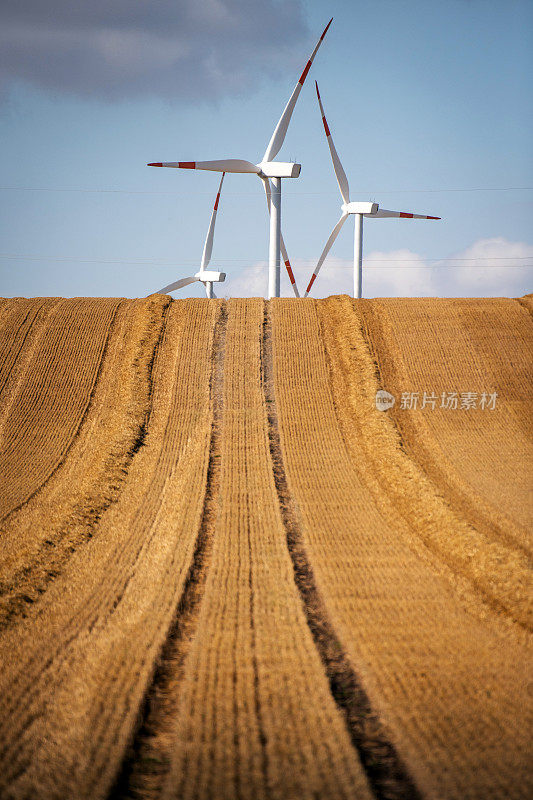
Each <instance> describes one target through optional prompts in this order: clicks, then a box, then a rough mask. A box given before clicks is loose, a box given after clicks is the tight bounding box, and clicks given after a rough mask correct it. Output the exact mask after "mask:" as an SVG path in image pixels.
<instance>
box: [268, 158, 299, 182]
mask: <svg viewBox="0 0 533 800" xmlns="http://www.w3.org/2000/svg"><path fill="white" fill-rule="evenodd" d="M257 167H258V168H259V169H260V170H261V173H262V174H263V175H265V176H266V177H267V178H298V177H299V176H300V172H301V170H302V165H301V164H293V163H292V162H290V161H262V162H261V163H260V164H257Z"/></svg>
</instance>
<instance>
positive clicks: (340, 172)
mask: <svg viewBox="0 0 533 800" xmlns="http://www.w3.org/2000/svg"><path fill="white" fill-rule="evenodd" d="M315 86H316V96H317V97H318V105H319V106H320V113H321V114H322V123H323V125H324V130H325V132H326V139H327V142H328V145H329V152H330V153H331V160H332V161H333V169H334V170H335V175H336V176H337V183H338V184H339V189H340V190H341V195H342V199H343V200H344V202H345V203H349V202H350V187H349V185H348V178H347V177H346V173H345V171H344V169H343V166H342V164H341V160H340V158H339V156H338V154H337V151H336V150H335V145H334V144H333V137H332V135H331V131H330V129H329V126H328V122H327V119H326V115H325V114H324V106H323V105H322V100H321V99H320V92H319V91H318V83H317V82H316V81H315Z"/></svg>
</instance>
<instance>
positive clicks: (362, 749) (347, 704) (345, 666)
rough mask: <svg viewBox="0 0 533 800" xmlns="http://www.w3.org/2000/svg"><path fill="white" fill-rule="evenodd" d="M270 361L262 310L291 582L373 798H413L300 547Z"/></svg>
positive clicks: (271, 430) (268, 399) (269, 333)
mask: <svg viewBox="0 0 533 800" xmlns="http://www.w3.org/2000/svg"><path fill="white" fill-rule="evenodd" d="M273 359H274V354H273V346H272V321H271V316H270V314H269V312H268V310H267V309H265V322H264V336H263V359H262V361H263V367H264V382H263V390H264V392H265V399H266V404H267V409H268V423H269V444H270V454H271V458H272V466H273V472H274V481H275V484H276V490H277V493H278V498H279V505H280V509H281V514H282V518H283V523H284V526H285V530H286V535H287V545H288V549H289V553H290V556H291V559H292V563H293V567H294V578H295V582H296V585H297V587H298V590H299V592H300V595H301V598H302V602H303V606H304V610H305V615H306V619H307V623H308V625H309V628H310V630H311V633H312V635H313V640H314V642H315V645H316V647H317V650H318V652H319V655H320V658H321V661H322V663H323V665H324V669H325V672H326V675H327V677H328V680H329V684H330V688H331V693H332V695H333V698H334V700H335V703H336V704H337V706H338V707H339V708H340V710H341V711H342V713H343V715H344V718H345V721H346V726H347V728H348V731H349V734H350V738H351V740H352V743H353V745H354V747H355V748H356V750H357V752H358V754H359V758H360V759H361V764H362V765H363V768H364V770H365V772H366V775H367V778H368V782H369V784H370V786H371V788H372V791H373V793H374V796H375V797H376V798H377V800H389V798H390V799H391V800H392V799H393V798H409V800H417V798H420V797H421V795H420V794H419V792H418V790H417V788H416V786H415V784H414V782H413V780H412V778H411V776H410V775H409V774H408V772H407V770H406V769H405V766H404V764H403V763H402V761H401V759H400V758H399V756H398V753H397V752H396V749H395V747H394V745H393V743H392V742H391V741H390V738H389V737H388V734H387V731H386V730H385V727H384V726H383V724H382V722H381V721H380V719H379V717H378V714H377V713H376V711H375V710H374V709H373V708H372V707H371V704H370V700H369V698H368V695H367V693H366V692H365V689H364V688H363V685H362V682H361V680H360V678H359V677H358V676H357V675H356V673H355V671H354V669H353V667H352V665H351V663H350V661H349V659H348V657H347V655H346V653H345V652H344V651H343V649H342V647H341V644H340V641H339V639H338V637H337V635H336V633H335V631H334V629H333V627H332V625H331V622H330V620H329V616H328V612H327V609H326V607H325V604H324V602H323V599H322V597H321V595H320V593H319V591H318V589H317V586H316V581H315V576H314V574H313V569H312V566H311V564H310V562H309V559H308V556H307V553H306V550H305V546H304V543H303V537H302V530H301V527H302V522H301V518H300V513H299V510H298V507H297V504H296V502H295V500H294V498H293V497H292V496H291V494H290V492H289V487H288V484H287V476H286V473H285V467H284V463H283V451H282V448H281V440H280V434H279V420H278V414H277V409H276V396H275V394H276V393H275V383H274V368H273Z"/></svg>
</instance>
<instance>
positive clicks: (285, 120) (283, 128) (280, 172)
mask: <svg viewBox="0 0 533 800" xmlns="http://www.w3.org/2000/svg"><path fill="white" fill-rule="evenodd" d="M332 21H333V18H331V19H330V21H329V22H328V24H327V25H326V27H325V29H324V32H323V33H322V36H321V37H320V39H319V40H318V42H317V44H316V47H315V49H314V50H313V52H312V53H311V56H310V58H309V60H308V62H307V64H306V65H305V68H304V71H303V72H302V74H301V76H300V78H299V79H298V83H297V84H296V87H295V89H294V91H293V93H292V94H291V96H290V98H289V101H288V103H287V105H286V106H285V109H284V111H283V114H282V115H281V117H280V120H279V122H278V124H277V125H276V128H275V130H274V133H273V134H272V137H271V139H270V142H269V143H268V147H267V149H266V151H265V154H264V156H263V159H262V161H260V162H259V163H258V164H252V163H251V161H245V160H243V159H235V158H226V159H221V160H217V161H156V162H152V163H151V164H148V166H149V167H174V168H177V169H204V170H211V171H213V172H242V173H251V174H252V175H257V176H258V177H259V178H261V180H262V181H263V186H264V189H265V194H266V200H267V207H268V212H269V214H270V244H269V254H268V297H269V299H270V298H271V297H279V284H280V250H281V252H282V254H283V260H284V262H285V266H286V268H287V273H288V275H289V279H290V282H291V285H292V288H293V291H294V294H295V295H296V297H299V296H300V294H299V292H298V287H297V285H296V281H295V278H294V275H293V272H292V269H291V265H290V261H289V257H288V255H287V250H286V248H285V243H284V241H283V236H282V235H281V181H282V179H283V178H297V177H298V176H299V175H300V170H301V168H302V165H301V164H294V163H292V162H283V161H273V159H274V158H275V156H276V155H277V154H278V153H279V151H280V150H281V147H282V145H283V142H284V140H285V135H286V133H287V129H288V127H289V122H290V120H291V117H292V112H293V111H294V107H295V105H296V101H297V100H298V96H299V94H300V91H301V89H302V86H303V85H304V82H305V79H306V77H307V73H308V72H309V70H310V69H311V64H312V63H313V59H314V57H315V55H316V53H317V51H318V48H319V47H320V45H321V44H322V40H323V39H324V36H325V35H326V33H327V30H328V28H329V26H330V25H331V23H332ZM270 178H272V185H271V184H270Z"/></svg>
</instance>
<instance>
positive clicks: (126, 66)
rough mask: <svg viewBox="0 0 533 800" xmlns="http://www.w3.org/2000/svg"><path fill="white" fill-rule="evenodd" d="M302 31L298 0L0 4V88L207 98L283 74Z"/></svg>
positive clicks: (16, 0) (7, 0)
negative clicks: (17, 85)
mask: <svg viewBox="0 0 533 800" xmlns="http://www.w3.org/2000/svg"><path fill="white" fill-rule="evenodd" d="M307 34H308V29H307V25H306V22H305V18H304V12H303V8H302V3H301V0H134V1H133V2H132V0H90V2H72V0H46V2H43V0H23V2H21V0H3V2H2V4H1V6H0V54H1V55H0V85H3V87H4V88H5V87H7V86H8V85H9V84H10V83H11V82H12V81H24V82H28V83H30V84H32V85H35V86H39V87H41V88H44V89H48V90H53V91H60V92H66V93H71V94H75V95H80V96H84V97H96V98H104V99H108V100H113V99H122V98H128V97H133V96H138V95H156V96H161V97H166V98H172V97H179V98H180V99H182V100H183V99H189V100H195V101H197V100H198V99H212V98H215V97H219V96H220V95H223V94H239V93H241V92H245V91H248V90H250V89H251V88H253V87H254V86H255V85H256V84H257V83H258V82H259V81H260V79H261V77H262V76H264V75H265V74H266V75H268V76H271V77H272V76H274V77H275V76H277V75H279V74H281V73H282V71H283V69H284V68H286V66H287V64H291V65H292V64H293V59H294V49H295V47H296V48H298V45H299V44H300V43H302V42H303V41H304V40H306V39H307Z"/></svg>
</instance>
